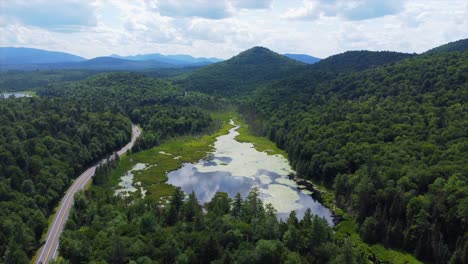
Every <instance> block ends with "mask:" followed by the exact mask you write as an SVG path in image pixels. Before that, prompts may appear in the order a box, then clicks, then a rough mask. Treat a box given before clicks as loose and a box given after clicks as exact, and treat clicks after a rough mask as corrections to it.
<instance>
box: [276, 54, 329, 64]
mask: <svg viewBox="0 0 468 264" xmlns="http://www.w3.org/2000/svg"><path fill="white" fill-rule="evenodd" d="M283 56H286V57H288V58H290V59H293V60H297V61H300V62H304V63H307V64H314V63H316V62H319V61H320V60H321V59H319V58H317V57H314V56H310V55H307V54H291V53H285V54H283Z"/></svg>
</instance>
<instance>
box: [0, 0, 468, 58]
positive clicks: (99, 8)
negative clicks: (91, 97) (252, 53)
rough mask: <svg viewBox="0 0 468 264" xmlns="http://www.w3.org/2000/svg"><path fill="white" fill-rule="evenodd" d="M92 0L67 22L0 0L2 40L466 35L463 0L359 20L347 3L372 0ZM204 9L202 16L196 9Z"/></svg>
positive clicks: (287, 45)
mask: <svg viewBox="0 0 468 264" xmlns="http://www.w3.org/2000/svg"><path fill="white" fill-rule="evenodd" d="M40 1H44V0H31V1H25V0H22V1H13V0H12V1H11V2H10V1H8V5H9V6H10V3H11V6H24V5H28V3H31V6H32V7H34V8H36V6H37V5H38V4H37V3H39V2H40ZM51 1H55V0H51ZM93 1H94V2H86V1H83V2H86V3H85V4H83V5H84V6H86V8H87V9H86V8H82V9H78V11H80V10H88V9H89V11H90V12H89V14H91V15H89V17H88V18H90V19H85V20H83V21H85V22H83V23H81V22H80V21H81V20H74V19H70V20H69V21H68V22H67V23H64V22H63V21H62V22H60V23H58V22H57V23H52V24H49V25H46V24H44V23H43V22H41V23H31V21H42V20H43V19H44V18H42V19H41V16H44V15H41V14H42V13H40V12H38V13H37V14H39V15H38V16H39V17H35V18H34V19H33V20H30V21H29V22H28V21H26V20H25V19H24V18H23V17H21V16H19V17H14V16H13V15H14V13H12V12H10V13H8V14H5V13H6V12H5V11H3V10H5V9H4V8H3V7H4V6H5V1H2V0H0V10H2V11H0V46H24V47H35V48H41V49H48V50H58V51H64V52H70V53H74V54H77V55H80V56H84V57H88V58H89V57H94V56H103V55H109V54H112V53H117V54H121V55H128V54H137V53H154V52H159V53H165V54H174V53H178V54H180V53H185V54H191V55H195V56H208V57H211V56H216V57H221V58H229V57H231V56H233V55H235V54H237V53H239V52H240V51H242V50H245V49H247V48H250V47H252V46H257V45H261V46H265V47H268V48H270V49H272V50H274V51H277V52H280V53H285V52H288V53H307V54H310V55H313V56H317V57H322V58H324V57H327V56H329V55H332V54H336V53H340V52H344V51H346V50H350V49H367V50H395V51H402V52H423V51H425V50H427V49H430V48H432V47H435V46H438V45H441V44H444V43H447V42H449V41H454V40H457V39H461V38H467V37H468V19H467V17H468V3H467V2H466V1H464V0H447V1H443V2H442V1H436V0H433V1H431V0H407V1H404V4H402V5H401V6H400V7H399V8H401V9H400V10H399V11H398V12H395V13H393V14H392V15H383V16H380V17H374V18H372V19H361V20H356V17H353V16H356V14H355V13H352V12H350V10H355V9H356V8H357V7H353V5H358V4H360V5H362V4H363V3H364V2H369V1H370V0H366V1H357V0H352V1H346V2H345V1H343V0H329V1H327V2H325V1H324V0H321V1H311V0H309V1H301V0H291V1H279V0H277V1H247V0H230V1H227V0H219V3H222V4H220V5H219V6H214V7H213V6H212V7H211V8H212V9H213V8H214V9H216V8H218V9H223V10H224V11H223V12H225V13H226V12H227V13H228V14H229V15H228V16H227V17H224V18H219V19H213V18H212V17H213V16H212V15H205V13H203V12H201V11H200V12H199V11H197V12H191V14H192V15H187V16H185V15H184V16H181V15H177V16H168V15H167V14H166V15H163V14H161V13H160V11H159V7H160V4H161V3H163V2H168V0H164V1H163V0H160V1H156V0H145V1H126V0H93ZM48 2H49V3H54V2H50V1H48ZM176 2H178V3H179V4H182V2H181V1H178V0H174V1H172V4H173V5H174V3H176ZM379 2H382V1H379ZM386 2H389V3H390V1H386ZM57 3H58V2H57ZM67 3H74V4H73V5H71V6H74V5H77V4H80V2H77V1H74V2H73V1H72V2H63V4H62V3H59V4H58V7H61V6H63V5H67ZM217 3H218V1H217ZM391 3H394V2H393V1H392V2H391ZM194 5H198V6H196V8H195V10H201V9H202V6H204V5H209V3H208V1H192V2H190V3H189V2H188V1H187V6H188V7H190V6H194ZM306 5H308V6H306ZM297 7H306V8H305V9H304V8H303V9H300V8H299V9H298V8H297ZM37 8H39V7H37ZM41 8H42V7H41ZM41 8H39V10H40V9H41ZM67 8H68V7H67ZM67 8H65V7H64V10H66V9H67ZM294 8H296V9H294ZM29 9H31V7H30V8H29ZM212 9H209V10H212ZM307 10H309V11H307ZM175 11H177V12H179V13H180V12H182V11H178V10H175ZM192 11H193V10H192ZM292 11H294V12H292ZM31 12H32V11H31ZM55 12H59V11H55ZM80 12H81V11H80ZM80 12H78V13H80ZM183 12H189V11H183ZM220 12H221V11H220ZM288 12H289V17H295V18H298V17H303V18H306V17H307V16H310V17H308V18H309V19H281V16H282V15H283V16H284V15H285V14H288ZM301 12H302V13H301ZM362 13H363V14H364V15H363V16H362V17H365V16H369V14H370V13H369V11H362ZM186 14H188V13H186ZM194 14H198V15H194ZM49 15H50V16H55V15H54V14H49ZM202 15H203V16H207V17H200V16H202ZM61 16H62V15H57V16H56V17H52V18H50V20H49V21H60V19H61ZM311 18H313V19H311ZM87 21H88V22H87ZM89 21H91V22H89ZM51 25H52V26H51ZM59 25H62V26H64V27H65V28H66V29H68V30H57V29H58V28H60V27H61V26H59Z"/></svg>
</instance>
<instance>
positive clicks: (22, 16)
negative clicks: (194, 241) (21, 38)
mask: <svg viewBox="0 0 468 264" xmlns="http://www.w3.org/2000/svg"><path fill="white" fill-rule="evenodd" d="M0 16H2V17H6V18H8V19H9V20H12V21H16V22H21V23H23V24H26V25H31V26H37V27H42V28H46V29H48V30H52V31H64V32H73V31H79V30H82V29H83V27H93V26H96V22H97V20H96V14H95V12H94V7H93V5H92V3H90V2H87V1H76V0H49V1H46V0H31V1H23V0H22V1H8V3H6V2H4V3H2V4H1V8H0Z"/></svg>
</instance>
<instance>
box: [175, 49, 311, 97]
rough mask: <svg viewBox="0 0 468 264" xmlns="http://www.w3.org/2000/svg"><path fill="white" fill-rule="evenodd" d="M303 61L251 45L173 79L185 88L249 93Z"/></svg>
mask: <svg viewBox="0 0 468 264" xmlns="http://www.w3.org/2000/svg"><path fill="white" fill-rule="evenodd" d="M305 65H306V64H304V63H301V62H298V61H295V60H292V59H289V58H287V57H284V56H281V55H280V54H278V53H275V52H273V51H271V50H269V49H266V48H263V47H254V48H251V49H249V50H246V51H244V52H242V53H240V54H239V55H237V56H234V57H232V58H231V59H229V60H226V61H223V62H218V63H214V64H211V65H209V66H206V67H203V68H200V69H198V70H195V71H193V72H191V73H189V74H186V75H183V76H181V77H178V78H176V79H175V80H174V81H175V82H176V83H177V84H179V85H181V86H182V87H184V88H185V89H187V90H195V91H201V92H205V93H208V94H213V95H224V96H229V95H234V94H237V95H238V94H244V93H249V92H251V90H250V89H251V88H252V87H256V86H259V85H263V84H266V83H270V82H272V81H273V80H275V79H278V78H280V77H281V76H284V75H285V74H286V73H287V72H288V71H291V70H294V69H296V68H301V67H304V66H305Z"/></svg>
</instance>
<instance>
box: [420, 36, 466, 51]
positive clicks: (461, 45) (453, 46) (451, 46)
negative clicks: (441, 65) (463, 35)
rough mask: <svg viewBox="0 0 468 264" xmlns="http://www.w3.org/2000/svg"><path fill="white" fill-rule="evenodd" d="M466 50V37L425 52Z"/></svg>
mask: <svg viewBox="0 0 468 264" xmlns="http://www.w3.org/2000/svg"><path fill="white" fill-rule="evenodd" d="M467 50H468V39H460V40H457V41H454V42H450V43H447V44H445V45H442V46H439V47H436V48H433V49H430V50H428V51H426V53H441V52H454V51H460V52H463V51H467Z"/></svg>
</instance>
